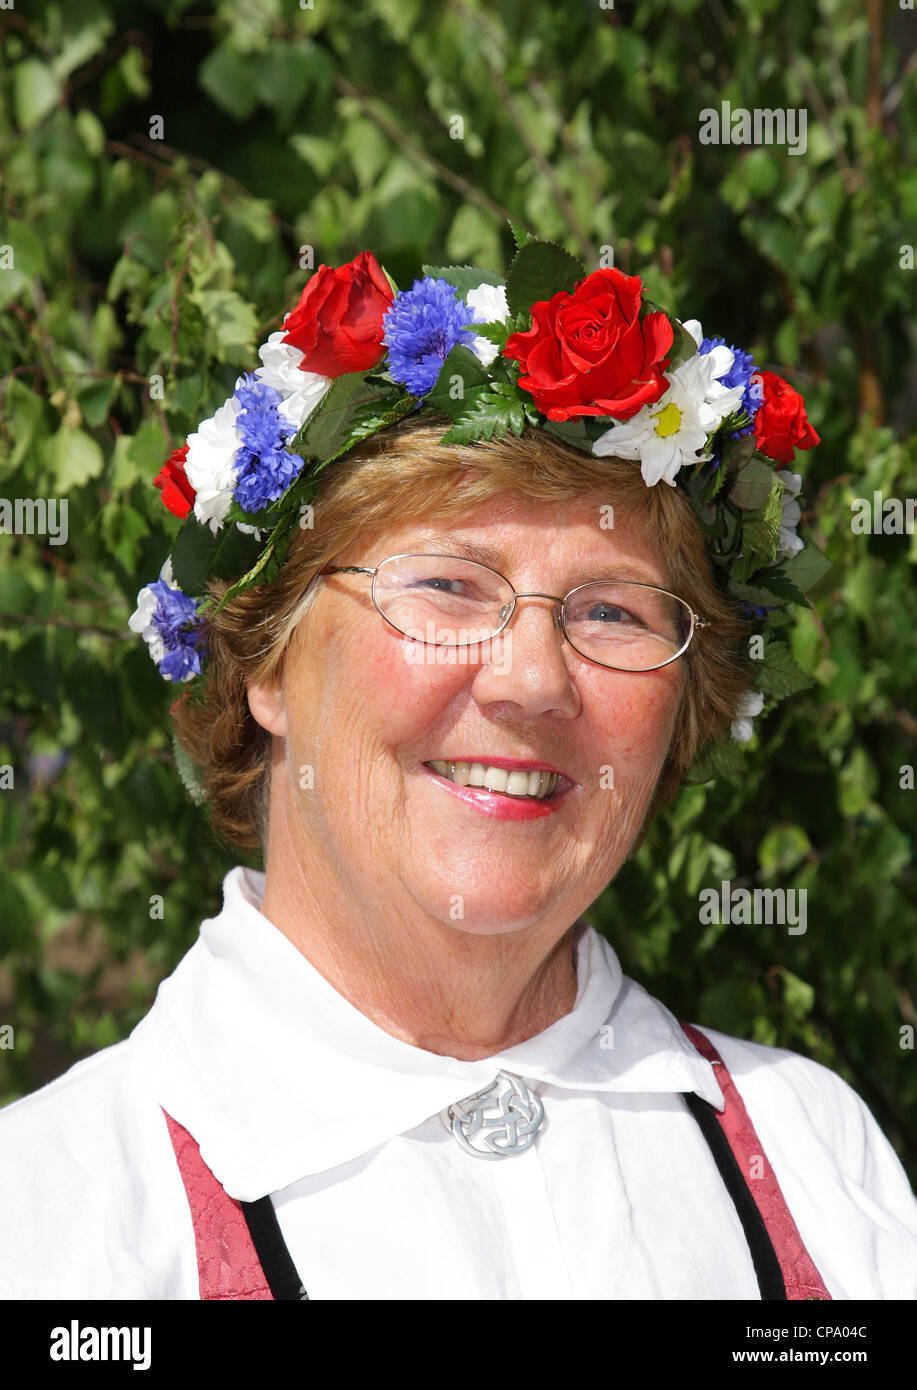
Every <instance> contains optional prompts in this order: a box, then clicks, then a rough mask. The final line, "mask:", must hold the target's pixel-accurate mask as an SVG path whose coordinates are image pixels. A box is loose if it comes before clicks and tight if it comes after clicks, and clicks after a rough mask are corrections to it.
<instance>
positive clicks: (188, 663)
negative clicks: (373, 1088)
mask: <svg viewBox="0 0 917 1390" xmlns="http://www.w3.org/2000/svg"><path fill="white" fill-rule="evenodd" d="M145 592H148V593H149V595H150V596H151V598H153V599H155V601H156V606H155V608H153V609H152V612H149V611H147V614H146V617H147V623H148V628H147V630H149V629H150V628H151V629H152V632H151V633H150V636H149V637H147V641H148V642H149V645H150V648H151V653H150V654H151V655H152V656H153V659H154V660H155V661H156V664H157V666H158V667H159V674H160V675H161V676H163V677H164V678H165V679H166V680H168V681H184V680H190V678H191V677H192V676H199V675H200V673H201V657H202V656H203V654H204V648H205V634H204V630H203V622H202V620H201V619H200V618H198V617H197V601H196V599H193V598H189V597H188V595H187V594H184V593H182V591H181V589H176V588H174V587H172V586H171V585H169V584H167V583H166V582H165V581H164V580H162V579H157V580H156V581H155V583H153V584H149V585H148V586H147V590H146V591H145ZM147 606H148V607H149V600H147ZM144 637H146V632H144ZM157 637H158V638H159V641H158V642H157V641H156V640H155V639H156V638H157Z"/></svg>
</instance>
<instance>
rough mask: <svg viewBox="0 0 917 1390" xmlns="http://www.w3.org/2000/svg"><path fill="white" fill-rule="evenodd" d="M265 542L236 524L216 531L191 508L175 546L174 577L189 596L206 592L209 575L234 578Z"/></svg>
mask: <svg viewBox="0 0 917 1390" xmlns="http://www.w3.org/2000/svg"><path fill="white" fill-rule="evenodd" d="M262 544H263V541H262V542H259V541H256V539H255V537H254V536H252V535H248V534H246V533H245V532H244V531H240V530H239V529H238V527H237V526H236V525H234V524H232V525H229V526H224V527H222V529H221V530H219V531H218V532H217V534H216V535H213V534H212V532H211V530H210V527H209V526H202V525H201V523H200V522H199V521H198V520H197V517H196V516H195V515H194V513H193V512H192V513H191V514H190V515H189V516H187V517H186V518H185V521H184V523H183V525H182V528H181V530H180V531H179V533H178V535H177V536H176V538H175V544H174V546H173V547H172V578H173V580H174V581H175V583H176V584H177V585H178V587H179V588H180V589H181V590H182V592H183V593H185V594H187V595H188V596H189V598H195V597H200V596H201V595H203V594H204V593H205V592H206V589H207V582H208V580H210V579H232V578H234V577H235V576H236V575H237V574H238V573H239V571H240V570H246V569H248V568H249V566H250V565H251V564H252V562H253V560H254V559H255V558H256V557H257V555H258V551H259V549H260V547H261V545H262Z"/></svg>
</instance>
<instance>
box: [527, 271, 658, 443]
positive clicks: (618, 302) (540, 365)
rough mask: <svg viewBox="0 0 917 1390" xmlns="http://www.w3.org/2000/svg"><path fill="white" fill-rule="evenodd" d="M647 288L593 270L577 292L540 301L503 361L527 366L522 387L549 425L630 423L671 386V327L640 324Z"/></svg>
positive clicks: (651, 320) (651, 318) (653, 318)
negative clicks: (667, 372)
mask: <svg viewBox="0 0 917 1390" xmlns="http://www.w3.org/2000/svg"><path fill="white" fill-rule="evenodd" d="M642 288H643V284H642V281H641V280H640V278H639V276H637V275H624V274H622V272H621V271H620V270H610V269H609V270H594V271H593V272H592V274H591V275H587V276H586V278H585V280H583V281H582V282H581V283H580V284H579V285H577V287H576V289H575V290H574V291H573V293H572V294H568V293H567V291H566V290H559V291H558V293H557V294H555V295H552V297H551V298H550V299H547V300H545V299H539V300H537V301H536V303H534V304H533V305H532V327H531V328H530V329H528V331H527V332H525V333H512V334H511V335H510V337H509V338H507V340H506V347H505V348H504V349H503V355H504V357H510V358H513V359H514V360H516V361H518V362H520V363H521V365H522V372H521V373H520V376H519V385H520V386H522V387H524V388H525V390H526V391H530V392H531V393H532V396H533V397H534V400H535V404H536V405H537V407H538V409H539V410H540V411H541V412H542V414H544V415H546V416H547V417H548V419H549V420H570V419H572V418H573V417H574V416H576V415H612V416H614V417H615V418H616V419H618V420H629V419H630V417H631V416H632V415H636V413H637V411H638V410H639V409H640V407H641V406H642V405H646V404H648V403H651V402H652V401H658V399H659V397H660V396H661V395H662V394H663V392H664V391H665V390H666V389H667V387H668V382H667V381H666V380H665V378H664V377H663V375H662V373H663V369H664V368H665V366H666V364H667V362H668V356H667V354H668V352H669V349H670V348H671V346H672V340H673V337H674V334H673V332H672V325H671V324H670V323H669V320H668V319H667V318H666V316H665V314H662V313H652V314H647V315H646V317H645V318H644V319H643V320H641V319H640V292H641V290H642Z"/></svg>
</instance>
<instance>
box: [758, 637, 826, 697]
mask: <svg viewBox="0 0 917 1390" xmlns="http://www.w3.org/2000/svg"><path fill="white" fill-rule="evenodd" d="M755 672H756V677H755V685H756V688H757V689H758V690H760V692H761V694H762V695H770V696H772V697H773V699H775V700H783V699H785V697H786V696H787V695H795V694H796V693H797V692H798V691H800V690H807V689H808V688H809V686H810V685H812V684H814V682H813V680H812V677H811V676H809V675H807V673H806V672H805V671H804V670H803V669H802V667H801V666H798V665H797V664H796V662H795V661H794V660H793V657H792V656H791V655H790V650H789V648H788V647H785V646H784V645H783V643H782V642H765V644H764V652H763V655H762V656H761V658H760V659H759V660H758V661H756V662H755Z"/></svg>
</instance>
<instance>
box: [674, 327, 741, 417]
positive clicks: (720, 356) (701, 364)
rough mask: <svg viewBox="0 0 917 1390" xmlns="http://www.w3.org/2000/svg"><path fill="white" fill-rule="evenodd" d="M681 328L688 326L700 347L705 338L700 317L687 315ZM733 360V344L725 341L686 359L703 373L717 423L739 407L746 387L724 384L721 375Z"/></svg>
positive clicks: (708, 399)
mask: <svg viewBox="0 0 917 1390" xmlns="http://www.w3.org/2000/svg"><path fill="white" fill-rule="evenodd" d="M682 328H685V329H687V331H688V332H689V333H690V334H691V337H692V338H693V339H694V341H695V342H696V343H697V346H698V348H699V347H700V345H701V343H702V342H703V341H704V331H703V329H702V328H701V326H700V320H699V319H688V320H687V322H686V323H683V324H682ZM735 360H736V358H735V353H734V352H733V350H732V348H728V347H726V345H725V343H719V344H718V345H717V347H715V348H711V349H710V351H709V352H705V353H703V354H701V353H700V352H698V353H696V354H695V355H694V357H691V358H689V359H688V361H689V362H696V363H697V365H698V368H699V369H700V370H701V372H702V373H703V375H704V378H705V387H704V400H705V401H706V402H707V404H708V405H710V406H712V407H713V408H714V409H715V410H716V412H717V415H718V419H717V422H716V423H717V424H719V423H720V420H725V418H726V416H727V415H731V414H732V413H733V411H736V410H738V409H739V406H740V405H741V404H742V397H743V395H744V394H745V387H744V386H742V385H741V384H740V385H738V386H724V385H723V383H722V381H721V380H720V378H721V377H724V376H728V375H729V373H730V372H731V371H732V368H733V366H734V364H735ZM687 365H688V363H687V362H686V363H684V366H687Z"/></svg>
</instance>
